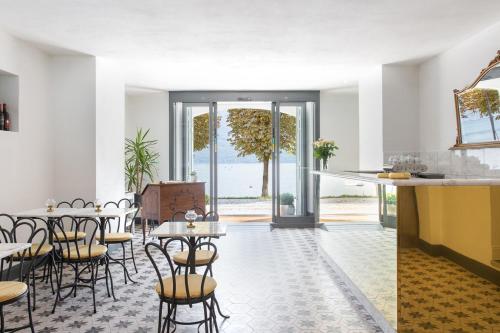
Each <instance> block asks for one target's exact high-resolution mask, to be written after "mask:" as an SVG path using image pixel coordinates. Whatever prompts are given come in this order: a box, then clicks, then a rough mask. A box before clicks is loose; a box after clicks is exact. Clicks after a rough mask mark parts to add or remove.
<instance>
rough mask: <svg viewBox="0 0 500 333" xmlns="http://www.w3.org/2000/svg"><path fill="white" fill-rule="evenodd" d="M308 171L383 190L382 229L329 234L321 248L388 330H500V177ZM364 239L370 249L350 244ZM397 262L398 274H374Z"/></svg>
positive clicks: (378, 321) (380, 200) (380, 202)
mask: <svg viewBox="0 0 500 333" xmlns="http://www.w3.org/2000/svg"><path fill="white" fill-rule="evenodd" d="M311 172H312V174H314V175H316V176H318V177H320V178H323V177H333V178H336V180H335V182H339V179H340V183H342V182H350V183H352V184H357V185H359V184H360V183H373V184H375V185H376V187H377V188H378V191H377V193H378V198H379V200H378V201H379V222H380V229H379V231H377V230H373V231H363V233H359V234H357V233H356V231H353V232H347V231H344V233H343V234H341V233H338V234H337V235H335V234H334V235H332V236H330V235H329V234H328V233H326V234H324V235H323V239H324V241H323V244H324V245H322V248H323V249H324V251H325V253H326V254H327V255H328V256H329V257H330V258H331V261H332V262H334V265H333V266H334V267H337V268H338V270H340V271H342V272H343V275H342V274H341V275H342V276H344V277H345V280H346V281H348V283H347V284H348V285H350V286H351V285H353V286H354V285H358V287H359V288H358V290H357V291H356V296H357V297H358V298H361V299H362V303H363V305H364V306H365V307H366V308H367V309H368V311H369V312H370V313H371V314H372V316H373V317H374V318H375V320H376V321H377V323H378V324H379V325H380V327H381V328H382V330H383V331H385V332H394V331H397V332H455V331H456V332H500V302H499V300H500V179H484V178H478V179H476V178H475V179H471V178H463V179H457V178H453V179H450V178H445V179H424V178H410V179H390V178H378V177H377V175H376V174H371V173H355V172H332V171H311ZM324 181H326V180H324ZM335 184H337V183H335ZM386 193H390V195H388V194H386ZM394 194H395V197H396V198H395V200H394ZM389 196H391V197H389ZM389 199H390V200H389ZM389 206H391V207H390V209H389ZM394 206H395V207H394ZM381 207H382V208H381ZM388 212H389V215H390V216H387V213H388ZM394 212H395V213H394ZM327 228H331V225H330V226H328V227H327ZM344 228H348V227H344ZM328 230H330V229H328ZM391 234H392V235H395V237H394V238H393V241H392V242H391V240H390V235H391ZM388 235H389V237H387V236H388ZM343 237H344V238H346V237H350V238H348V239H349V242H347V243H344V245H343V246H342V247H338V246H336V244H338V243H340V242H341V241H342V239H343ZM363 237H366V239H370V241H369V244H368V245H367V251H368V252H369V253H366V252H365V253H361V252H359V251H357V249H356V248H355V247H354V246H353V245H351V244H356V241H357V239H362V238H363ZM351 247H352V249H351ZM378 253H384V255H378ZM373 254H375V255H373ZM364 258H368V260H365V259H364ZM374 261H376V264H375V265H374ZM392 265H395V266H396V269H395V270H394V272H395V273H396V274H394V273H393V275H391V276H388V277H387V276H386V277H384V279H376V278H375V277H373V278H371V277H370V276H371V275H370V273H371V272H373V273H374V274H377V267H388V268H387V269H390V267H392ZM363 267H370V269H371V272H365V271H364V270H363ZM378 274H381V273H378ZM394 275H396V276H394ZM366 281H368V282H369V283H365V282H366ZM354 290H356V286H354ZM392 291H393V292H392ZM392 294H395V295H396V297H395V298H394V300H392V298H390V295H392ZM365 300H366V302H365ZM394 303H397V304H394ZM392 308H396V311H394V312H391V311H392V310H391V309H392ZM395 318H396V319H395Z"/></svg>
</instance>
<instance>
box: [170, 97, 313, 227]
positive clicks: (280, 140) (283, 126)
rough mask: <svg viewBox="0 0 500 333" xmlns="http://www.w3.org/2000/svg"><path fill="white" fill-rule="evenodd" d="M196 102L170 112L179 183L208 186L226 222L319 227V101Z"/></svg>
mask: <svg viewBox="0 0 500 333" xmlns="http://www.w3.org/2000/svg"><path fill="white" fill-rule="evenodd" d="M193 94H194V95H193ZM193 96H194V98H193ZM190 97H191V100H195V101H194V102H192V101H189V100H187V98H185V97H184V98H178V99H181V100H180V101H179V100H177V101H174V102H173V104H172V108H171V112H170V115H171V118H170V119H171V125H170V126H171V136H170V137H171V140H172V141H171V143H172V144H171V154H170V158H171V161H170V166H171V179H172V180H178V181H193V180H195V179H196V180H197V181H200V182H205V193H206V197H207V201H206V204H207V207H206V210H207V211H208V210H210V211H216V212H218V213H219V215H221V217H223V219H224V220H226V221H233V220H234V221H238V222H246V221H252V222H254V221H268V222H271V221H272V222H273V225H275V226H277V227H288V226H307V225H312V224H314V223H315V218H314V216H315V209H314V199H313V196H314V193H315V192H314V191H315V186H316V184H314V181H315V180H314V178H313V177H312V176H311V175H310V172H309V171H310V169H311V168H312V167H313V163H314V160H313V157H312V142H313V140H314V139H315V138H316V136H317V135H316V127H317V126H316V122H317V116H316V114H317V110H316V105H317V102H315V101H311V102H307V101H298V102H291V101H280V100H277V101H275V102H265V101H263V102H258V101H253V100H252V101H240V100H236V101H235V100H231V99H230V98H229V101H225V100H224V99H222V98H221V99H220V100H216V101H203V102H199V101H197V99H203V98H197V95H196V94H195V93H191V94H190ZM223 97H226V98H227V96H223Z"/></svg>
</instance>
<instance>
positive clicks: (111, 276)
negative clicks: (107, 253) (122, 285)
mask: <svg viewBox="0 0 500 333" xmlns="http://www.w3.org/2000/svg"><path fill="white" fill-rule="evenodd" d="M105 260H106V276H109V283H110V285H111V295H113V300H115V301H116V297H115V289H114V288H113V275H111V271H110V270H109V259H108V258H106V259H105Z"/></svg>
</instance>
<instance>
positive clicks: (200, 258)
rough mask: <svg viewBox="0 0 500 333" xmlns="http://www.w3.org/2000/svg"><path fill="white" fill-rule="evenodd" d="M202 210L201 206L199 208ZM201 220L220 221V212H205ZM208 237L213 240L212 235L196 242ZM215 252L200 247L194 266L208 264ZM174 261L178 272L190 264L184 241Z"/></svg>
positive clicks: (199, 242) (209, 240) (210, 240)
mask: <svg viewBox="0 0 500 333" xmlns="http://www.w3.org/2000/svg"><path fill="white" fill-rule="evenodd" d="M198 209H200V210H201V208H198ZM201 220H202V221H218V220H219V214H217V213H216V212H212V211H210V212H208V213H206V214H205V213H203V214H202V215H201ZM206 239H208V242H209V243H211V242H212V237H198V239H197V240H196V244H201V243H202V242H203V241H205V240H206ZM212 255H213V253H212V251H210V248H207V249H201V248H200V249H199V250H197V251H196V255H195V258H194V263H195V264H194V266H195V267H201V266H206V265H207V263H208V261H209V259H210V258H211V257H212ZM172 258H173V261H174V263H175V264H176V265H177V268H176V272H180V271H181V267H186V266H187V265H188V251H185V250H184V248H183V246H182V243H181V250H180V251H179V252H177V253H175V254H174V255H173V257H172ZM217 259H219V255H216V256H215V260H217ZM210 275H213V272H212V269H211V268H210Z"/></svg>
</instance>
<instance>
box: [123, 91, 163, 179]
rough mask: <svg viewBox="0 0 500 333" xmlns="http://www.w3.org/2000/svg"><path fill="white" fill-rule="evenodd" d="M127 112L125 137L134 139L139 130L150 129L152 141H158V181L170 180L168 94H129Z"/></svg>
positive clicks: (158, 92)
mask: <svg viewBox="0 0 500 333" xmlns="http://www.w3.org/2000/svg"><path fill="white" fill-rule="evenodd" d="M125 110H126V111H125V113H126V116H125V136H126V137H127V138H131V139H132V138H134V137H135V134H136V131H137V129H138V128H143V129H150V132H149V135H150V137H151V139H156V140H158V145H157V148H158V153H159V154H160V163H159V170H158V180H168V170H169V167H168V151H169V149H168V147H169V136H168V133H169V123H168V92H166V91H154V92H147V93H142V94H137V93H134V94H127V97H126V103H125Z"/></svg>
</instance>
